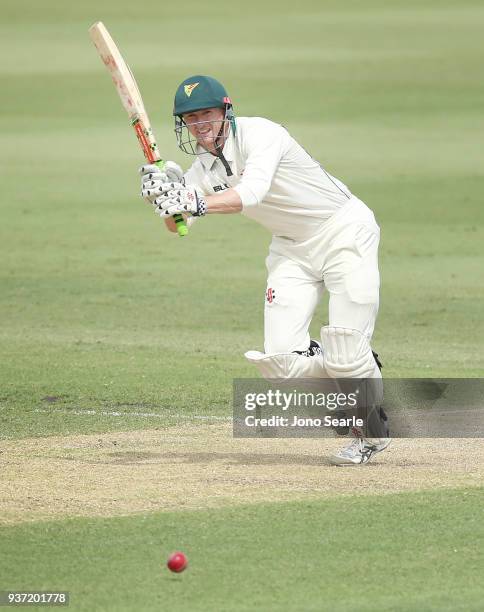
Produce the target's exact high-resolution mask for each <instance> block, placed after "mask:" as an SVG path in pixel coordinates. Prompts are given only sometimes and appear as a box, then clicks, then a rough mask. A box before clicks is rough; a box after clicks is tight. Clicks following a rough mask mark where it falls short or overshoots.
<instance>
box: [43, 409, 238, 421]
mask: <svg viewBox="0 0 484 612" xmlns="http://www.w3.org/2000/svg"><path fill="white" fill-rule="evenodd" d="M34 412H41V413H49V414H51V413H53V412H58V413H59V412H60V413H62V414H75V415H77V416H91V415H96V414H98V415H101V416H115V417H130V416H136V417H142V418H153V417H155V418H159V419H167V418H170V419H194V420H199V421H210V420H211V421H231V420H232V418H231V417H223V416H215V415H201V414H192V415H189V414H172V413H170V414H159V413H158V412H107V411H106V410H61V409H60V408H54V409H53V410H48V409H47V408H35V409H34Z"/></svg>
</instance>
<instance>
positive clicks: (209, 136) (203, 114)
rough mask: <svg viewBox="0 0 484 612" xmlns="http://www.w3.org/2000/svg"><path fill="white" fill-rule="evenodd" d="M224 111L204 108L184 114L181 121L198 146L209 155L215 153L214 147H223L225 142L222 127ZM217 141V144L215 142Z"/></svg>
mask: <svg viewBox="0 0 484 612" xmlns="http://www.w3.org/2000/svg"><path fill="white" fill-rule="evenodd" d="M224 119H225V111H224V110H223V109H222V108H205V109H203V110H199V111H194V112H193V113H186V114H185V115H183V120H184V122H185V123H186V125H187V127H188V129H189V131H190V134H191V135H192V136H193V137H194V138H196V139H197V142H198V144H199V145H200V146H201V147H203V148H204V149H205V150H206V151H210V153H215V152H216V146H217V145H219V146H223V143H224V140H225V134H224V131H225V130H224V129H222V130H221V128H222V126H223V125H224ZM217 139H219V140H218V142H217Z"/></svg>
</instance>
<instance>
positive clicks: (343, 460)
mask: <svg viewBox="0 0 484 612" xmlns="http://www.w3.org/2000/svg"><path fill="white" fill-rule="evenodd" d="M391 441H392V440H391V438H379V439H378V442H375V443H373V442H370V441H369V440H365V438H355V439H354V440H353V441H352V442H351V444H349V445H348V446H346V447H345V448H343V449H341V450H340V451H339V452H337V453H335V454H334V455H331V456H330V458H329V461H330V463H332V464H333V465H363V463H368V461H370V459H371V458H372V457H373V455H376V454H377V453H381V451H383V450H385V449H386V448H387V446H388V445H389V444H390V442H391Z"/></svg>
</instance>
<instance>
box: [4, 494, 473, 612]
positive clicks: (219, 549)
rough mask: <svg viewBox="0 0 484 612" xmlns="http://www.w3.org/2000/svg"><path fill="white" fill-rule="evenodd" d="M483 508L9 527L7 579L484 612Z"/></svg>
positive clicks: (89, 594) (143, 593)
mask: <svg viewBox="0 0 484 612" xmlns="http://www.w3.org/2000/svg"><path fill="white" fill-rule="evenodd" d="M481 513H482V490H480V489H469V490H455V491H454V490H449V491H435V492H433V493H429V492H426V493H418V494H415V493H405V494H392V495H385V496H383V497H373V496H369V497H365V496H363V497H345V498H341V499H333V500H328V501H318V502H310V503H309V502H307V503H301V502H299V503H283V504H266V505H257V506H252V507H241V508H237V509H225V510H210V511H197V512H179V513H163V514H152V515H147V516H137V517H129V518H116V519H113V518H111V519H96V520H86V519H82V520H68V521H58V522H49V523H33V524H25V525H19V526H17V527H12V528H1V529H0V536H1V538H2V555H1V557H0V563H1V565H0V576H1V588H2V589H29V590H34V589H44V590H45V589H59V590H69V591H70V594H71V605H70V609H73V610H91V611H94V610H123V611H124V610H160V609H162V610H170V609H179V610H190V612H196V611H206V610H224V612H235V611H242V610H267V611H269V610H271V611H276V610H280V611H283V610H284V611H285V610H292V611H299V610H300V611H301V612H302V611H304V612H308V611H310V610H315V611H316V610H318V611H320V612H322V611H324V610H328V611H346V610H359V611H366V610H367V611H370V610H375V609H377V610H392V611H397V610H398V611H402V612H403V611H413V610H421V611H431V610H435V611H437V610H438V611H439V612H442V611H444V610H447V611H449V612H450V611H452V612H455V611H458V610H462V611H466V612H470V611H472V610H475V611H477V610H480V609H482V602H483V600H484V589H483V586H482V580H481V577H482V571H483V569H484V563H483V556H482V543H483V542H482V538H483V535H484V534H483V529H482V520H481V518H480V515H481ZM174 550H183V551H184V552H185V553H186V554H187V556H188V558H189V569H187V571H186V572H185V573H183V574H181V575H173V574H170V573H169V571H168V570H167V569H166V568H165V567H164V563H165V562H166V558H167V557H168V555H169V554H170V553H171V552H172V551H174Z"/></svg>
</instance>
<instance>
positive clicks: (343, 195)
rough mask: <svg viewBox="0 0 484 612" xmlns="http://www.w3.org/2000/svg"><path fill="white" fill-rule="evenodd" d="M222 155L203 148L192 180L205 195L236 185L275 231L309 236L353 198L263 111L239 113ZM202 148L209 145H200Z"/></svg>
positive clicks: (245, 203)
mask: <svg viewBox="0 0 484 612" xmlns="http://www.w3.org/2000/svg"><path fill="white" fill-rule="evenodd" d="M236 125H237V130H236V134H235V135H234V134H233V133H232V131H231V132H230V136H229V137H228V139H227V141H226V143H225V145H224V148H223V155H224V157H225V159H226V160H227V162H228V164H229V166H230V169H231V170H232V173H233V175H232V176H227V172H226V169H225V167H224V164H223V163H222V161H221V160H220V159H219V158H217V157H215V156H214V155H211V154H209V153H202V154H201V155H199V156H198V157H197V159H196V161H195V162H194V163H193V165H192V166H191V168H190V169H189V170H188V171H187V172H186V174H185V180H186V183H187V185H196V186H198V187H199V188H200V189H201V190H202V191H203V193H204V194H205V195H213V194H216V193H219V192H220V191H222V190H224V189H228V188H230V187H233V188H234V189H235V190H236V191H237V193H238V194H239V195H240V198H241V200H242V207H243V208H242V214H244V215H245V216H247V217H250V218H251V219H254V220H255V221H257V222H259V223H261V224H262V225H264V226H265V227H266V228H267V229H268V230H269V231H270V232H271V233H272V234H273V235H274V236H284V237H286V238H290V239H292V240H297V241H300V240H306V239H308V238H310V237H311V236H313V235H314V234H315V233H316V232H317V230H318V229H320V228H321V226H322V225H323V224H324V222H325V221H326V220H327V219H329V217H331V216H332V215H333V214H334V213H335V212H336V211H337V210H338V209H340V208H341V207H342V206H344V205H345V204H346V203H347V202H348V200H349V199H350V198H351V192H350V190H349V189H348V187H346V185H344V184H343V183H342V182H341V181H339V180H338V179H336V178H334V177H333V176H331V175H330V174H329V173H328V172H326V171H325V170H324V168H322V167H321V165H320V164H319V163H318V162H317V161H316V160H314V159H313V158H312V157H311V156H310V155H309V154H308V153H307V152H306V151H305V150H304V149H303V148H302V147H301V145H299V144H298V143H297V142H296V141H295V140H294V138H292V136H291V135H290V134H289V133H288V132H287V130H286V129H285V128H284V127H282V126H281V125H279V124H277V123H274V122H273V121H269V120H268V119H263V118H261V117H237V119H236ZM198 150H200V151H203V149H201V148H199V149H198Z"/></svg>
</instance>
